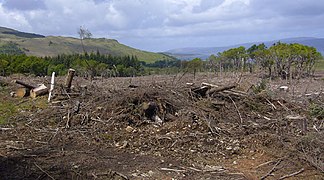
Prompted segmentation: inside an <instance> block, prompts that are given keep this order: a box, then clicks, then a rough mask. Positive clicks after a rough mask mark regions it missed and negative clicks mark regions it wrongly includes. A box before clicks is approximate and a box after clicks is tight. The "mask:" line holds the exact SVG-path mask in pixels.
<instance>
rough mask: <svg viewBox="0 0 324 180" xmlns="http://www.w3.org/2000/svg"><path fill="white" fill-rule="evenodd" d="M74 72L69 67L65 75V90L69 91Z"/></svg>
mask: <svg viewBox="0 0 324 180" xmlns="http://www.w3.org/2000/svg"><path fill="white" fill-rule="evenodd" d="M74 73H75V70H74V69H69V71H68V74H67V76H66V80H65V87H66V90H67V92H70V91H71V85H72V80H73V76H74Z"/></svg>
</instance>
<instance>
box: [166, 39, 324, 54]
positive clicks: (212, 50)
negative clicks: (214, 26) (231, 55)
mask: <svg viewBox="0 0 324 180" xmlns="http://www.w3.org/2000/svg"><path fill="white" fill-rule="evenodd" d="M278 41H280V42H284V43H299V44H303V45H307V46H312V47H315V48H316V49H317V51H319V52H320V53H321V54H322V55H324V38H312V37H298V38H287V39H280V40H274V41H265V42H253V43H244V44H237V45H232V46H225V47H188V48H179V49H172V50H168V51H166V52H164V53H165V54H168V55H170V56H174V57H176V58H178V59H181V60H191V59H194V58H196V57H198V58H202V59H207V58H208V57H209V56H210V55H212V54H217V53H219V52H223V51H225V50H228V49H231V48H235V47H239V46H244V47H245V48H249V47H251V46H252V45H253V44H261V43H264V44H265V45H266V46H267V47H270V46H271V45H273V44H274V43H276V42H278Z"/></svg>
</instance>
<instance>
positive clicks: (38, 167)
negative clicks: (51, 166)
mask: <svg viewBox="0 0 324 180" xmlns="http://www.w3.org/2000/svg"><path fill="white" fill-rule="evenodd" d="M34 164H35V166H36V167H37V168H38V169H39V170H41V171H42V172H43V173H45V174H46V175H47V176H48V177H49V178H51V179H53V180H55V178H53V176H51V175H50V174H48V172H46V171H45V170H43V169H42V168H41V167H39V166H38V165H37V164H36V163H34Z"/></svg>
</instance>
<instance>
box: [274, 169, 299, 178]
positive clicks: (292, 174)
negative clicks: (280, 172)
mask: <svg viewBox="0 0 324 180" xmlns="http://www.w3.org/2000/svg"><path fill="white" fill-rule="evenodd" d="M303 171H304V168H301V170H299V171H296V172H294V173H291V174H288V175H285V176H282V177H280V178H279V180H281V179H286V178H289V177H292V176H296V175H297V174H300V173H302V172H303Z"/></svg>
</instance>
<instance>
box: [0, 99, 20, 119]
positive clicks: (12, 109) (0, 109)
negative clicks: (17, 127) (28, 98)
mask: <svg viewBox="0 0 324 180" xmlns="http://www.w3.org/2000/svg"><path fill="white" fill-rule="evenodd" d="M17 111H18V109H17V107H16V106H15V104H14V103H11V102H2V103H1V104H0V114H1V116H0V124H6V123H8V122H10V117H13V116H14V115H15V114H16V113H17Z"/></svg>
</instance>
